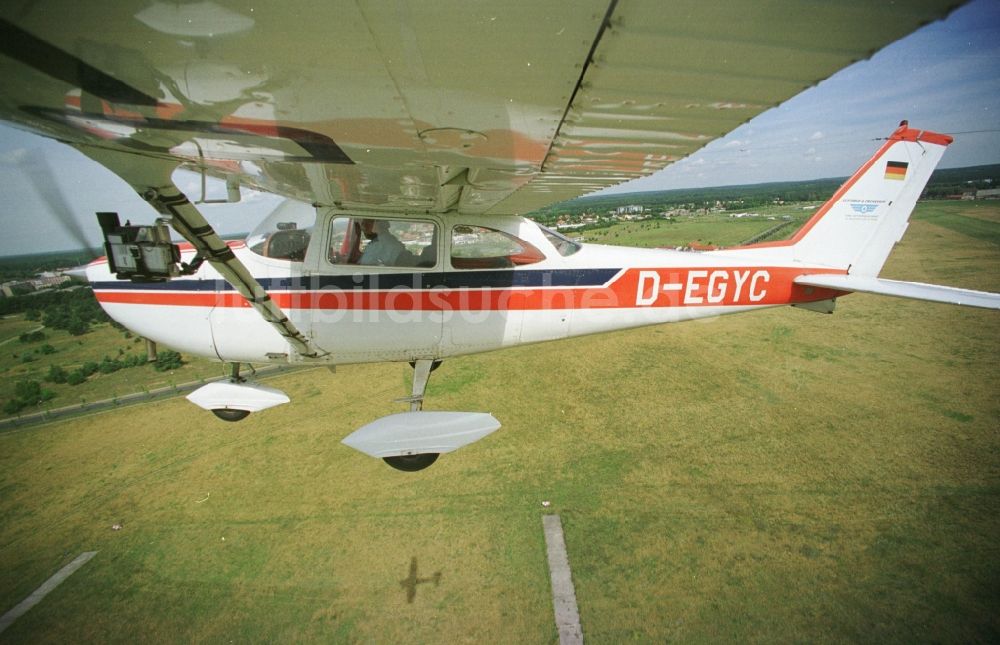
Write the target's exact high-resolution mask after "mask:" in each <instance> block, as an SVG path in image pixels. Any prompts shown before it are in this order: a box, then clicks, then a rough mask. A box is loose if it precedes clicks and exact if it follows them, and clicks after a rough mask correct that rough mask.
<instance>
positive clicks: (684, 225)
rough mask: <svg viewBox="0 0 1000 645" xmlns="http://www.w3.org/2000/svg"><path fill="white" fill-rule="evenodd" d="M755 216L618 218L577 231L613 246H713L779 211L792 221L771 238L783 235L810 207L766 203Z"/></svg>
mask: <svg viewBox="0 0 1000 645" xmlns="http://www.w3.org/2000/svg"><path fill="white" fill-rule="evenodd" d="M754 212H757V213H760V214H761V217H759V218H741V219H735V218H731V217H729V215H728V214H726V213H713V214H708V215H697V216H694V217H687V216H681V217H678V218H676V219H674V220H660V219H657V220H648V221H643V222H622V223H619V224H615V225H613V226H610V227H608V228H603V229H594V230H590V231H584V232H583V233H581V235H582V236H583V237H584V239H586V241H587V242H594V243H596V244H613V245H617V246H638V247H646V248H654V247H677V246H686V245H688V244H689V243H691V242H698V243H699V244H712V245H716V246H735V245H737V244H740V243H741V242H744V241H745V240H748V239H750V238H752V237H753V236H755V235H758V234H760V233H763V232H764V231H766V230H767V229H769V228H772V227H774V226H776V225H778V224H781V223H782V220H781V219H773V220H772V219H768V217H778V216H780V215H785V214H787V215H791V216H792V217H793V218H794V219H795V222H796V223H795V224H793V225H791V226H789V227H786V228H785V229H782V230H781V231H780V233H779V234H778V236H777V237H776V238H774V239H785V238H787V237H789V236H791V235H792V234H793V233H794V232H795V230H796V229H797V228H798V227H799V226H800V225H801V224H802V222H804V221H805V219H806V218H807V217H808V215H809V214H811V212H812V211H803V210H802V208H801V207H788V206H785V207H769V208H766V209H756V210H754Z"/></svg>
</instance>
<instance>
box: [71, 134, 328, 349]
mask: <svg viewBox="0 0 1000 645" xmlns="http://www.w3.org/2000/svg"><path fill="white" fill-rule="evenodd" d="M75 147H76V148H77V149H78V150H80V152H82V153H84V154H85V155H87V156H88V157H90V158H91V159H93V160H94V161H96V162H98V163H99V164H101V165H102V166H104V167H105V168H107V169H109V170H111V171H112V172H114V173H115V174H116V175H118V176H119V177H121V178H122V179H124V180H125V181H126V182H127V183H128V184H129V185H130V186H131V187H132V188H133V190H135V191H136V192H138V193H139V195H141V196H142V197H143V198H144V199H145V200H146V201H148V202H149V203H150V204H151V205H152V206H153V207H154V208H156V210H157V211H159V212H160V213H162V214H163V215H165V216H167V217H168V218H169V219H170V225H171V226H173V227H174V229H175V230H176V231H177V232H178V233H180V234H181V236H182V237H184V239H186V240H187V241H188V242H190V243H191V244H192V245H193V246H194V248H195V250H196V251H197V252H198V255H200V256H201V257H203V258H205V259H206V260H208V261H209V263H211V265H212V266H213V267H214V268H215V270H216V271H218V272H219V274H220V275H222V277H223V278H224V279H225V280H226V281H227V282H228V283H229V284H231V285H232V286H233V287H234V288H235V289H236V290H237V291H238V292H239V293H240V295H241V296H243V297H244V298H246V299H247V302H249V303H250V305H251V306H252V307H253V308H254V309H256V310H257V313H259V314H260V315H261V317H262V318H264V320H266V321H267V322H268V323H270V324H271V326H272V327H274V328H275V330H277V332H278V333H279V334H281V336H282V337H284V338H285V339H286V340H287V341H288V343H289V345H291V347H292V349H293V350H294V351H295V352H296V353H297V354H298V356H299V357H301V358H305V359H320V358H322V357H324V356H328V355H329V352H327V351H325V350H323V349H322V348H320V347H318V346H317V345H316V344H315V343H314V342H313V341H311V340H310V339H309V338H307V337H306V336H305V335H303V334H302V332H300V331H299V330H298V328H296V327H295V325H294V324H293V323H292V321H291V320H289V319H288V316H286V315H285V312H284V311H282V310H281V307H279V306H278V305H277V304H276V303H275V302H274V301H273V300H271V296H269V295H268V293H267V291H265V290H264V287H262V286H261V284H260V283H259V282H257V279H256V278H254V277H253V275H251V274H250V271H249V270H248V269H247V268H246V266H244V264H243V263H242V262H240V260H239V258H237V257H236V255H235V254H234V253H233V250H232V249H230V248H229V246H228V245H227V244H226V243H225V241H224V240H223V239H222V238H220V237H219V236H218V234H217V233H216V232H215V230H214V229H213V228H212V226H211V224H209V223H208V222H207V221H206V220H205V218H204V216H203V215H202V214H201V212H200V211H199V210H198V209H197V208H196V207H195V206H194V204H192V203H191V202H190V201H188V198H187V197H185V196H184V193H182V192H181V191H180V189H178V188H177V186H175V185H174V182H173V179H172V178H171V175H172V173H173V171H174V168H176V167H177V162H176V160H172V159H169V158H167V159H164V158H158V157H153V156H148V155H141V154H135V153H130V152H122V151H118V150H110V149H107V148H100V147H96V146H75ZM289 358H291V357H289Z"/></svg>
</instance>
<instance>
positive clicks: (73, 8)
mask: <svg viewBox="0 0 1000 645" xmlns="http://www.w3.org/2000/svg"><path fill="white" fill-rule="evenodd" d="M953 6H954V1H953V0H921V1H920V2H897V3H875V2H871V1H870V0H847V1H844V2H836V3H824V2H802V1H801V0H774V1H769V2H739V3H734V2H729V1H722V0H672V1H671V2H668V3H667V2H662V1H661V0H572V1H570V0H551V1H546V2H537V1H536V0H511V1H509V2H479V1H470V0H438V1H436V2H421V1H418V0H398V1H393V2H384V1H367V0H358V1H356V2H355V1H351V2H346V1H336V0H331V1H329V2H319V1H315V0H313V1H304V0H303V1H296V0H291V1H283V2H278V1H276V0H271V1H264V2H249V1H237V0H200V1H195V2H173V1H168V0H118V1H116V2H95V1H92V0H74V1H68V0H38V1H36V2H30V3H14V2H8V3H2V5H0V75H2V78H3V83H2V86H0V119H2V120H5V121H9V122H12V123H14V124H16V125H18V126H19V127H23V128H26V129H30V130H32V131H35V132H38V133H41V134H43V135H45V136H49V137H53V138H56V139H59V140H62V141H65V142H67V143H70V144H71V145H74V146H77V147H79V148H81V149H84V150H85V151H88V150H89V151H90V152H88V154H90V156H92V157H97V158H102V155H101V154H91V153H92V152H93V151H94V150H97V151H98V153H100V151H101V150H102V149H104V150H107V151H116V152H131V153H136V154H138V155H143V156H146V157H158V158H165V159H169V160H176V161H177V162H179V163H185V164H188V165H191V166H200V167H203V168H208V169H209V172H210V173H211V174H213V175H216V176H224V177H227V178H229V179H230V180H231V181H236V180H237V179H238V180H239V182H240V183H242V184H244V185H250V186H254V187H257V188H260V189H263V190H267V191H270V192H274V193H278V194H281V195H285V196H288V197H294V198H298V199H302V200H305V201H309V202H313V203H317V204H330V205H340V206H342V207H344V208H377V209H381V210H398V211H410V212H413V211H428V210H429V211H446V210H458V211H461V212H466V213H482V214H511V213H513V214H519V213H526V212H528V211H531V210H534V209H536V208H539V207H541V206H543V205H545V204H549V203H552V202H556V201H560V200H564V199H568V198H571V197H575V196H578V195H581V194H585V193H588V192H591V191H594V190H597V189H600V188H604V187H606V186H609V185H613V184H616V183H619V182H623V181H626V180H628V179H633V178H635V177H640V176H644V175H648V174H650V173H652V172H654V171H656V170H659V169H661V168H663V167H664V166H666V165H668V164H670V163H672V162H673V161H676V160H678V159H680V158H682V157H685V156H687V155H689V154H691V153H692V152H694V151H695V150H697V149H699V148H701V147H702V146H704V145H705V144H706V143H708V142H709V141H711V140H713V139H715V138H716V137H719V136H722V135H724V134H726V133H727V132H729V131H730V130H732V129H733V128H735V127H736V126H738V125H740V124H742V123H743V122H745V121H747V120H748V119H750V118H752V117H754V116H755V115H757V114H759V113H760V112H763V111H764V110H767V109H768V108H770V107H772V106H774V105H777V104H779V103H781V102H782V101H784V100H786V99H788V98H789V97H791V96H794V95H795V94H798V93H799V92H801V91H802V90H803V89H805V88H808V87H810V86H811V85H813V84H815V83H816V82H818V81H819V80H821V79H824V78H826V77H828V76H830V75H831V74H833V73H834V72H836V71H837V70H839V69H841V68H843V67H845V66H847V65H849V64H851V63H852V62H854V61H856V60H859V59H863V58H866V57H868V56H870V55H871V54H872V53H873V52H874V51H875V50H877V49H879V48H881V47H883V46H884V45H886V44H888V43H890V42H892V41H894V40H896V39H898V38H900V37H902V36H905V35H906V34H908V33H910V32H912V31H914V30H915V29H917V28H918V27H919V26H921V25H922V24H924V23H927V22H929V21H932V20H935V19H938V18H941V17H943V16H944V15H946V14H947V12H948V11H949V10H950V9H951V8H952V7H953ZM111 156H112V157H115V156H116V155H111ZM105 157H107V155H105ZM116 158H123V157H122V156H121V155H117V156H116Z"/></svg>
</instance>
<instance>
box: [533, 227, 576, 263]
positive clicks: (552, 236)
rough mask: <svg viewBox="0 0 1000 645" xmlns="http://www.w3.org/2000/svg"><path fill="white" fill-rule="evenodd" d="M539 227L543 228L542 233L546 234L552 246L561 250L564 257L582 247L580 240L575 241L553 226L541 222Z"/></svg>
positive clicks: (560, 253)
mask: <svg viewBox="0 0 1000 645" xmlns="http://www.w3.org/2000/svg"><path fill="white" fill-rule="evenodd" d="M538 228H540V229H542V233H544V234H545V238H546V239H547V240H548V241H549V242H551V243H552V246H554V247H556V251H559V255H561V256H563V257H566V256H568V255H573V254H574V253H576V252H577V251H579V250H580V248H581V245H580V243H579V242H574V241H573V240H571V239H569V238H568V237H566V236H565V235H563V234H562V233H557V232H555V231H553V230H552V229H551V228H546V227H545V226H542V225H541V224H539V225H538Z"/></svg>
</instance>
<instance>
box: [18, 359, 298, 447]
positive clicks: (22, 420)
mask: <svg viewBox="0 0 1000 645" xmlns="http://www.w3.org/2000/svg"><path fill="white" fill-rule="evenodd" d="M315 367H316V366H315V365H266V366H264V367H262V368H260V369H258V370H257V374H259V375H262V376H276V375H278V374H283V373H284V372H290V371H293V370H301V369H308V368H315ZM227 378H229V377H227V376H218V377H215V378H210V379H205V380H204V381H191V382H190V383H183V384H181V385H168V386H166V387H161V388H157V389H155V390H149V391H148V392H136V393H134V394H126V395H124V396H118V397H114V398H111V399H104V400H103V401H93V402H91V403H80V404H76V405H67V406H66V407H62V408H53V409H52V410H44V411H42V412H35V413H32V414H25V415H22V416H19V417H11V418H9V419H0V432H2V431H5V430H10V429H13V428H23V427H24V426H28V425H35V424H38V423H48V422H49V421H55V420H57V419H68V418H71V417H75V416H82V415H84V414H89V413H91V412H97V411H100V410H109V409H112V408H121V407H125V406H128V405H136V404H138V403H148V402H150V401H157V400H160V399H168V398H171V397H174V396H180V395H181V394H186V393H187V392H190V391H192V390H196V389H198V388H199V387H201V386H202V385H205V384H206V383H211V382H213V381H222V380H225V379H227Z"/></svg>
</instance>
